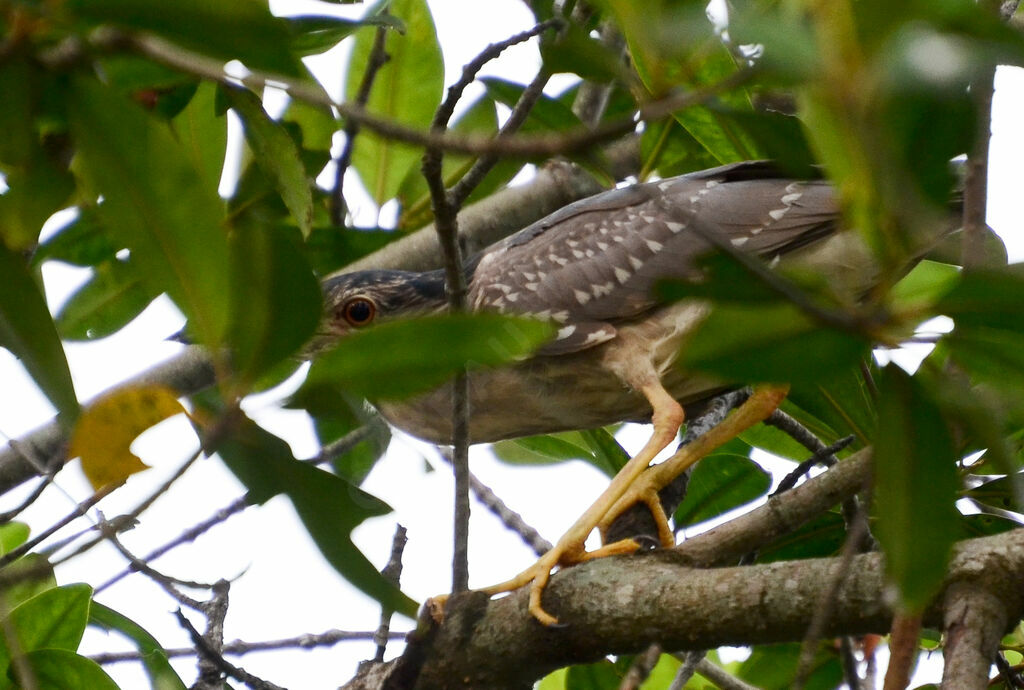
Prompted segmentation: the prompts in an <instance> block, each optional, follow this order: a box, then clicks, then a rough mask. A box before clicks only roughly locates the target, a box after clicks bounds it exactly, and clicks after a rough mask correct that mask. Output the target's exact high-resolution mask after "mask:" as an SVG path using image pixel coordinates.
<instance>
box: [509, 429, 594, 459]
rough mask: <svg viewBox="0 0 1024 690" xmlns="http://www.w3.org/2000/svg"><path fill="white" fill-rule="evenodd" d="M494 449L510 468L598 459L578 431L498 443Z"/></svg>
mask: <svg viewBox="0 0 1024 690" xmlns="http://www.w3.org/2000/svg"><path fill="white" fill-rule="evenodd" d="M492 449H493V450H494V454H495V455H497V456H498V459H499V460H501V461H503V462H507V463H509V464H510V465H550V464H554V463H560V462H568V461H569V460H585V459H588V458H593V456H594V453H593V451H591V450H590V449H589V448H588V447H587V444H586V441H584V440H583V439H582V438H581V437H580V432H578V431H563V432H559V433H557V434H545V435H542V436H525V437H523V438H513V439H509V440H508V441H498V442H497V443H495V444H494V445H493V446H492Z"/></svg>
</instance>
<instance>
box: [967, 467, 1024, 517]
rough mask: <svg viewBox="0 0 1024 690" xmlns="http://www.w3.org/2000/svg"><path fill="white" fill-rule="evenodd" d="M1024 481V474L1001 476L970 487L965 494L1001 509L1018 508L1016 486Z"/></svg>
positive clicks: (1011, 509) (1010, 509) (1012, 509)
mask: <svg viewBox="0 0 1024 690" xmlns="http://www.w3.org/2000/svg"><path fill="white" fill-rule="evenodd" d="M1022 481H1024V474H1017V475H1011V476H1009V477H1000V478H998V479H993V480H992V481H988V482H985V483H984V484H981V485H979V486H976V487H974V488H973V489H968V490H967V491H966V492H965V493H964V496H965V497H967V498H970V499H973V500H975V501H977V502H978V503H983V504H985V505H988V506H992V507H993V508H999V509H1000V510H1009V511H1015V510H1017V506H1016V501H1015V499H1014V487H1015V486H1016V485H1018V484H1019V483H1020V482H1022Z"/></svg>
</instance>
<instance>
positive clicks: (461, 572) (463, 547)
mask: <svg viewBox="0 0 1024 690" xmlns="http://www.w3.org/2000/svg"><path fill="white" fill-rule="evenodd" d="M434 122H435V127H440V128H442V129H443V128H444V127H446V125H447V123H446V121H445V118H444V117H443V113H442V112H441V111H440V110H439V111H438V114H437V115H436V116H435V118H434ZM443 156H444V154H443V152H442V151H441V150H440V149H436V148H428V149H427V152H426V154H424V156H423V176H424V178H426V181H427V187H428V188H429V189H430V199H431V205H432V206H433V210H434V229H435V230H436V231H437V237H438V241H439V242H440V245H441V252H442V256H443V257H444V273H445V292H446V293H447V295H448V308H449V310H450V311H452V312H454V313H458V312H461V311H464V310H465V305H466V291H467V287H466V284H467V281H466V274H465V271H464V270H463V267H462V250H461V248H460V247H459V225H458V208H457V207H456V205H455V204H453V203H452V202H451V200H450V199H449V197H448V191H447V190H446V189H445V186H444V175H443V173H442V169H441V164H442V161H443ZM451 414H452V438H451V443H452V468H453V470H454V475H455V519H454V535H453V542H454V546H453V554H452V592H463V591H465V590H467V589H469V377H468V376H467V375H466V371H465V369H464V368H463V369H462V370H461V371H459V373H458V374H456V376H455V380H454V381H453V383H452V413H451Z"/></svg>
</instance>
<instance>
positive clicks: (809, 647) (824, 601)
mask: <svg viewBox="0 0 1024 690" xmlns="http://www.w3.org/2000/svg"><path fill="white" fill-rule="evenodd" d="M866 533H867V520H855V521H854V522H853V525H852V526H851V527H850V528H849V529H848V531H847V535H846V541H845V542H844V543H843V548H842V551H840V553H839V557H838V558H837V559H836V562H835V564H834V565H833V568H832V576H831V578H830V580H829V582H828V586H827V587H825V589H824V590H822V593H821V597H820V598H819V605H818V607H817V608H816V609H815V610H814V615H813V617H812V618H811V621H810V623H808V625H807V632H806V633H805V635H804V641H803V645H802V646H801V648H800V660H799V663H798V664H797V671H796V677H795V678H794V679H793V687H794V688H796V689H797V690H799V688H803V687H804V684H805V683H806V682H807V679H808V677H809V675H810V672H811V667H812V664H813V662H814V653H815V647H816V646H817V643H818V640H820V639H821V636H822V631H823V630H824V629H825V627H826V625H827V623H828V620H829V618H830V617H831V615H832V609H833V603H834V602H835V599H836V596H837V595H838V594H839V590H840V588H841V587H842V586H843V583H844V582H845V581H846V577H847V576H848V575H849V574H850V563H851V561H852V560H853V557H854V556H856V555H857V554H858V553H859V552H860V551H861V545H862V544H863V542H864V537H865V536H866Z"/></svg>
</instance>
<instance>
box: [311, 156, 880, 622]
mask: <svg viewBox="0 0 1024 690" xmlns="http://www.w3.org/2000/svg"><path fill="white" fill-rule="evenodd" d="M838 216H839V213H838V208H837V202H836V198H835V194H834V191H833V189H832V187H831V186H830V185H829V184H828V183H827V182H824V181H818V180H814V181H803V180H794V179H787V178H786V177H784V176H783V175H782V174H781V173H779V171H778V170H777V169H775V168H774V167H773V166H771V165H770V164H767V163H759V162H751V163H739V164H735V165H728V166H724V167H720V168H715V169H712V170H706V171H703V172H697V173H692V174H688V175H682V176H680V177H674V178H670V179H665V180H661V181H658V182H651V183H647V184H637V185H633V186H630V187H624V188H621V189H614V190H611V191H608V192H604V193H601V194H598V195H596V196H593V197H590V198H588V199H584V200H582V201H578V202H576V203H573V204H570V205H569V206H566V207H565V208H563V209H561V210H559V211H557V212H555V213H553V214H551V215H549V216H548V217H546V218H544V219H542V220H539V221H537V222H536V223H534V224H532V225H530V226H529V227H527V228H525V229H524V230H522V231H520V232H518V233H516V234H515V235H512V236H510V237H508V238H507V239H505V240H503V241H501V242H498V243H497V244H494V245H492V246H491V247H488V248H487V249H485V250H483V251H482V252H480V253H479V254H477V255H476V256H474V257H472V258H470V259H469V260H467V262H466V266H465V271H466V277H467V281H468V288H469V292H468V308H469V309H470V310H471V311H496V312H501V313H507V314H520V315H529V316H534V317H537V318H541V319H547V320H550V321H552V322H553V323H554V324H555V325H556V326H557V327H558V334H557V336H556V338H555V339H554V340H553V341H552V342H550V343H549V344H547V345H546V346H544V347H543V348H542V349H541V350H540V351H538V352H537V353H536V354H535V355H534V356H533V357H532V358H530V359H528V360H526V361H523V362H520V363H517V364H515V365H511V366H507V367H504V368H497V369H490V370H476V371H473V372H472V373H471V374H470V405H469V409H470V419H469V435H470V440H471V442H474V443H477V442H488V441H497V440H499V439H506V438H510V437H516V436H527V435H531V434H541V433H551V432H556V431H564V430H568V429H584V428H594V427H599V426H604V425H607V424H612V423H615V422H622V421H627V420H628V421H651V422H653V426H654V430H653V433H652V435H651V438H650V440H649V441H648V442H647V444H646V445H645V446H644V447H643V449H642V450H641V451H640V452H639V453H638V454H637V455H636V457H634V458H633V459H632V460H630V462H629V463H628V464H627V465H626V466H625V467H624V468H623V470H622V471H621V472H620V473H619V474H618V475H617V476H616V477H615V478H614V479H613V480H612V482H611V484H610V485H609V487H608V489H607V490H606V491H605V492H604V493H603V494H602V495H601V497H600V498H598V500H597V501H596V502H595V503H594V505H593V506H591V507H590V509H588V510H587V511H586V513H584V515H583V516H582V517H581V518H580V519H579V521H578V522H577V523H576V524H575V525H574V526H573V527H572V528H571V529H570V530H569V531H568V532H567V533H566V534H565V536H563V537H562V539H561V540H560V541H559V542H558V544H557V545H556V546H555V547H554V549H552V550H551V551H550V552H548V553H547V554H546V555H544V556H543V557H542V558H541V559H540V560H539V561H538V562H537V563H536V564H535V565H534V566H533V567H531V568H530V569H528V570H526V571H524V572H523V573H521V574H520V575H519V576H517V577H515V578H513V579H512V580H509V581H508V582H504V583H501V584H500V585H496V586H494V587H490V588H488V589H487V590H485V591H487V592H490V593H497V592H501V591H508V590H511V589H515V588H518V587H520V586H523V585H525V584H527V583H530V582H532V583H533V586H532V590H531V597H530V610H531V612H532V613H533V614H534V615H535V616H536V617H537V618H538V619H539V620H540V621H541V622H543V623H546V624H551V623H554V622H555V621H556V619H555V618H554V617H552V616H551V615H550V614H548V613H546V612H545V611H544V610H543V608H542V607H541V592H542V591H543V588H544V585H545V583H546V582H547V580H548V577H549V576H550V571H551V569H552V568H554V567H556V566H558V565H562V566H565V565H571V564H573V563H578V562H580V561H582V560H586V559H589V558H593V557H595V556H599V555H607V554H611V553H623V552H629V551H633V550H635V549H636V548H637V544H636V543H635V542H633V541H632V540H627V541H626V542H618V543H613V544H608V545H606V546H604V547H603V548H601V549H599V550H598V551H596V552H591V553H587V552H586V550H585V548H584V541H585V539H586V538H587V536H588V535H589V534H590V532H591V531H592V530H593V529H594V528H595V527H601V528H604V527H606V526H608V525H609V524H611V522H612V521H613V520H614V518H615V517H616V516H618V515H620V514H621V513H622V511H623V510H625V509H626V508H628V507H629V506H630V505H632V504H634V503H636V502H638V501H639V502H643V503H645V504H646V505H647V506H648V507H650V509H651V510H652V513H653V514H654V515H655V518H656V520H657V522H658V524H659V537H660V540H661V541H662V543H663V544H665V545H671V544H672V543H673V534H672V531H671V529H670V528H669V525H668V521H667V518H666V516H665V513H664V511H663V510H662V508H661V505H660V503H659V502H658V497H657V492H658V490H659V489H661V488H662V487H663V486H665V485H667V484H668V483H669V482H671V480H672V479H673V478H675V477H676V476H677V475H679V474H680V473H681V472H682V471H683V470H684V469H685V468H687V467H689V466H690V465H692V464H693V463H694V462H696V461H697V460H698V459H699V458H700V457H702V456H704V455H706V454H707V453H708V452H709V451H710V450H712V449H713V448H715V447H716V446H718V445H720V444H721V443H723V442H725V441H727V440H729V439H730V438H732V437H733V436H735V435H736V434H738V433H740V432H741V431H743V430H744V429H746V428H747V427H749V426H751V425H753V424H756V423H757V422H759V421H761V420H763V419H764V418H765V417H766V416H767V415H769V414H770V413H771V411H772V410H773V409H774V408H775V407H776V406H777V405H778V404H779V402H780V401H781V400H782V398H783V396H784V395H785V390H784V389H781V388H763V389H759V390H757V391H755V393H754V395H753V396H751V398H750V399H749V400H748V401H747V402H746V403H744V404H743V405H742V406H741V407H739V408H738V409H737V410H736V411H734V412H733V413H732V414H731V415H730V416H729V417H727V418H726V420H725V421H724V422H723V423H722V424H721V425H719V426H718V427H717V428H716V429H714V430H712V431H711V432H709V433H708V434H705V435H704V436H703V437H701V438H700V439H698V440H697V441H696V442H695V443H693V444H689V445H687V446H685V447H683V448H682V449H680V450H679V451H678V452H677V453H676V455H674V456H673V457H672V458H671V459H670V460H668V461H666V462H665V463H662V464H659V465H657V466H656V467H653V468H651V469H650V470H649V471H648V466H649V465H650V463H651V461H652V460H653V459H654V457H655V455H657V454H658V453H659V452H660V451H661V450H662V449H664V448H665V447H667V446H668V445H669V444H670V443H671V442H672V441H673V439H675V437H676V434H677V432H678V431H679V427H680V425H681V424H682V422H683V407H682V405H686V404H689V403H694V402H697V401H700V400H703V399H706V398H708V397H709V396H711V395H713V394H714V393H715V392H717V391H720V390H721V389H722V385H721V383H719V382H715V381H713V380H711V379H708V378H705V377H699V376H694V375H692V374H688V373H686V372H684V371H681V370H680V369H679V368H678V367H676V366H674V361H675V360H676V358H677V355H678V353H679V350H680V346H681V344H682V342H683V340H684V337H685V336H686V335H687V333H688V332H689V331H690V330H691V329H692V328H693V327H694V326H695V324H696V323H697V322H698V321H699V320H700V319H701V318H702V317H703V316H704V315H705V314H706V310H707V307H706V305H705V304H703V303H699V302H695V301H683V302H677V303H672V304H661V303H659V302H658V301H657V300H656V299H655V298H654V297H653V296H652V287H653V286H654V284H655V282H656V281H658V280H660V279H664V278H683V279H699V278H700V269H699V266H698V259H699V258H700V257H701V256H702V255H705V254H707V253H708V252H709V251H710V249H711V245H710V244H709V242H708V241H707V240H706V239H704V237H702V235H701V234H700V233H697V232H695V231H694V229H695V228H697V227H698V226H699V227H700V228H703V229H704V231H705V232H712V233H716V234H717V235H718V236H719V237H720V238H722V241H723V242H727V243H728V244H729V245H731V246H732V247H735V248H737V249H738V250H742V251H743V252H748V253H750V254H753V255H756V256H760V257H763V258H764V259H766V260H767V261H768V262H769V263H771V262H775V261H778V260H780V259H781V260H785V261H786V262H798V261H803V262H806V263H807V264H809V265H811V266H812V267H814V268H816V269H817V270H818V271H820V272H822V273H825V274H827V275H828V277H829V280H830V281H831V282H832V284H833V285H836V286H840V291H841V292H845V293H847V294H857V293H858V292H859V291H860V290H862V289H864V288H865V287H866V286H868V285H870V284H871V282H872V279H873V278H874V275H873V273H874V269H873V268H872V263H871V261H870V255H869V253H868V252H867V250H866V249H865V248H864V247H863V245H861V243H860V241H859V239H858V238H857V237H856V233H836V230H837V222H838ZM324 289H325V295H326V302H327V317H326V323H325V330H326V331H327V333H326V334H325V335H328V336H335V337H337V336H343V335H344V334H345V333H346V332H349V331H351V330H352V329H358V328H362V327H364V326H367V325H369V324H371V323H373V322H375V321H380V320H384V319H393V318H396V317H402V316H408V315H412V314H422V313H428V312H437V311H442V310H444V309H445V308H446V306H445V305H446V301H445V289H444V275H443V272H442V271H432V272H428V273H409V272H402V271H363V272H358V273H350V274H346V275H340V276H337V277H333V278H331V279H329V280H327V281H326V283H325V288H324ZM375 404H376V405H377V407H378V408H379V409H380V411H381V413H382V414H383V415H384V417H385V418H386V419H388V420H389V421H390V422H391V423H392V424H394V425H395V426H397V427H399V428H401V429H404V430H406V431H408V432H409V433H411V434H413V435H415V436H419V437H421V438H424V439H427V440H429V441H433V442H436V443H450V442H451V409H452V408H451V387H450V386H445V387H442V388H440V389H438V390H435V391H433V392H430V393H427V394H425V395H420V396H418V397H414V398H412V399H406V400H400V401H376V403H375Z"/></svg>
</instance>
